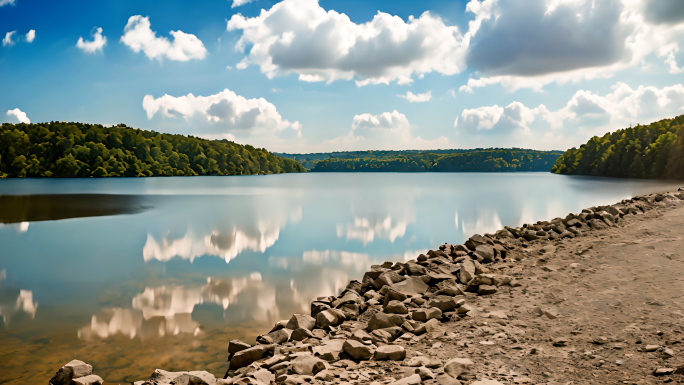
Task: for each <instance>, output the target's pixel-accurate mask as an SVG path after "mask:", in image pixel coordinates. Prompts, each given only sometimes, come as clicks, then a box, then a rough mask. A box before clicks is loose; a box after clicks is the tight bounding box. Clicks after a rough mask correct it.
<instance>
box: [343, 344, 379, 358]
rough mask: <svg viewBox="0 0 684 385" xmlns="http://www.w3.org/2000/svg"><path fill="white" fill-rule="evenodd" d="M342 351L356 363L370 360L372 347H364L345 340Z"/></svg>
mask: <svg viewBox="0 0 684 385" xmlns="http://www.w3.org/2000/svg"><path fill="white" fill-rule="evenodd" d="M343 350H344V352H345V353H347V354H348V355H349V356H350V357H351V358H353V359H355V360H357V361H364V360H370V358H371V357H372V356H373V345H365V344H363V343H361V342H359V341H356V340H346V341H345V342H344V345H343Z"/></svg>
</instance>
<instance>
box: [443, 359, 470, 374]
mask: <svg viewBox="0 0 684 385" xmlns="http://www.w3.org/2000/svg"><path fill="white" fill-rule="evenodd" d="M474 367H475V364H474V363H473V361H471V360H470V359H469V358H452V359H451V360H449V361H447V363H446V364H444V372H445V373H446V374H448V375H450V376H451V377H453V378H459V377H461V376H463V375H466V374H469V373H471V372H472V371H473V369H474Z"/></svg>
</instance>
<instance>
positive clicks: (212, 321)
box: [0, 173, 680, 383]
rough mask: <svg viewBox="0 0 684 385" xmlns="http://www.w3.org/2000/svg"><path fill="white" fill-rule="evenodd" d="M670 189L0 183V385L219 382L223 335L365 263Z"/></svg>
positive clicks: (406, 181)
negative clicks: (73, 367) (82, 371)
mask: <svg viewBox="0 0 684 385" xmlns="http://www.w3.org/2000/svg"><path fill="white" fill-rule="evenodd" d="M679 186H680V184H679V183H675V182H661V181H626V180H615V179H599V178H586V177H567V176H558V175H552V174H547V173H518V174H447V173H444V174H360V173H358V174H299V175H296V174H295V175H274V176H245V177H194V178H154V179H153V178H150V179H87V180H28V179H27V180H0V222H13V223H5V224H0V318H2V321H1V322H0V383H3V382H6V381H8V382H9V383H44V382H46V381H47V380H48V379H49V376H50V375H51V374H52V373H53V372H54V371H55V370H56V369H57V368H59V367H60V366H61V365H63V364H64V363H66V362H67V361H69V360H71V359H72V358H79V359H82V360H85V361H87V362H89V363H92V364H93V365H94V366H95V371H96V373H98V374H100V375H102V376H103V377H104V378H105V379H106V380H107V381H108V382H126V381H131V382H132V381H135V380H139V379H143V378H146V377H147V376H148V375H149V374H150V373H151V371H152V370H154V369H155V368H157V367H159V368H164V369H167V370H177V369H184V370H188V369H207V368H208V369H209V370H210V371H212V372H214V374H217V375H219V374H220V375H222V374H223V372H224V371H225V366H224V362H225V360H226V346H227V342H228V340H229V339H232V338H241V339H246V340H253V339H254V337H255V336H256V334H258V333H259V332H264V331H265V330H267V329H268V328H269V327H270V325H272V324H273V323H274V322H275V321H277V320H280V319H283V318H289V316H290V315H291V314H292V313H294V312H308V308H309V303H310V301H311V300H312V299H313V298H315V297H317V296H321V295H330V294H335V293H337V292H338V291H339V290H341V288H343V287H344V286H345V285H346V283H347V282H348V281H349V280H350V279H359V278H361V276H362V275H363V272H364V271H365V270H366V269H367V268H368V267H369V266H370V265H371V264H375V263H381V262H383V261H387V260H392V261H395V260H404V259H411V258H415V257H416V256H417V254H418V253H420V252H424V251H425V250H427V249H428V248H434V247H436V246H438V245H440V244H442V243H444V242H450V243H459V242H462V241H463V240H464V239H465V238H467V236H470V235H472V234H473V233H484V232H493V231H495V230H497V229H499V228H501V227H502V226H503V225H511V226H518V225H521V224H523V223H528V222H533V221H537V220H541V219H550V218H554V217H557V216H564V215H565V214H567V213H568V212H577V211H580V209H582V208H585V207H590V206H593V205H598V204H608V203H614V202H616V201H619V200H620V199H623V198H627V197H631V196H633V195H636V194H642V193H649V192H656V191H666V190H673V189H676V188H677V187H679ZM83 194H88V195H87V196H84V195H83ZM90 194H97V195H92V196H90ZM102 194H112V195H113V196H112V197H111V199H109V198H108V197H107V196H106V195H102ZM7 195H59V196H55V197H52V198H51V197H49V196H48V197H44V196H43V197H33V198H31V197H23V198H17V197H10V198H8V197H7ZM2 196H4V198H3V197H2ZM36 207H39V209H38V210H37V209H36ZM103 208H105V209H106V210H105V209H103ZM89 210H90V211H89ZM37 211H38V213H36V212H37ZM42 212H47V213H48V214H45V215H40V214H41V213H42ZM53 213H55V214H53ZM115 214H118V215H115ZM3 215H4V216H3ZM36 219H53V220H39V221H32V220H36Z"/></svg>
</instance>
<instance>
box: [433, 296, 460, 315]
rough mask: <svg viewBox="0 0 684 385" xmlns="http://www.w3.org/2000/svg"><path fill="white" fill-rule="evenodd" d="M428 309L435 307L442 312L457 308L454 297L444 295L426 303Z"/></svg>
mask: <svg viewBox="0 0 684 385" xmlns="http://www.w3.org/2000/svg"><path fill="white" fill-rule="evenodd" d="M428 306H429V307H436V308H438V309H439V310H441V311H442V312H445V311H449V310H452V309H456V307H457V306H458V303H457V300H456V299H455V298H454V297H448V296H445V295H438V296H435V297H433V298H432V299H430V300H429V301H428Z"/></svg>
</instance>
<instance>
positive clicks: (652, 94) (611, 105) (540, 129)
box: [455, 82, 684, 149]
mask: <svg viewBox="0 0 684 385" xmlns="http://www.w3.org/2000/svg"><path fill="white" fill-rule="evenodd" d="M682 113H684V85H682V84H675V85H672V86H668V87H663V88H657V87H652V86H643V85H642V86H639V87H637V88H636V89H634V88H631V87H630V86H628V85H627V84H625V83H621V82H618V83H616V84H615V85H614V86H613V88H612V92H610V93H608V94H606V95H599V94H597V93H594V92H592V91H586V90H578V91H577V92H576V93H575V94H574V95H573V96H572V98H570V100H568V102H567V103H566V105H565V106H564V107H563V108H560V109H558V110H555V111H549V110H548V109H547V108H546V106H544V105H543V104H540V105H539V106H537V107H535V108H529V107H526V106H525V105H524V104H522V103H520V102H513V103H511V104H509V105H508V106H507V107H505V108H503V107H499V106H497V105H494V106H483V107H479V108H474V109H465V110H463V112H462V113H461V116H460V117H459V118H458V119H456V122H455V127H456V129H457V131H458V132H459V133H469V134H471V135H472V134H475V135H481V134H487V133H490V134H512V133H513V134H514V135H509V136H506V138H508V139H505V140H506V143H508V145H509V146H511V145H513V146H520V145H523V146H525V147H530V146H536V148H541V147H544V148H548V149H552V148H567V147H569V146H570V145H579V144H581V143H584V142H586V140H587V138H589V137H591V136H594V135H603V134H605V133H606V132H610V131H615V130H617V129H620V128H624V127H627V126H629V125H635V124H638V123H640V124H648V123H651V122H653V121H657V120H660V119H664V118H668V117H673V116H675V115H679V114H682ZM490 145H491V144H490Z"/></svg>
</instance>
